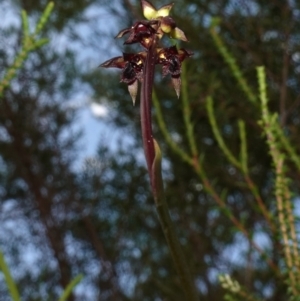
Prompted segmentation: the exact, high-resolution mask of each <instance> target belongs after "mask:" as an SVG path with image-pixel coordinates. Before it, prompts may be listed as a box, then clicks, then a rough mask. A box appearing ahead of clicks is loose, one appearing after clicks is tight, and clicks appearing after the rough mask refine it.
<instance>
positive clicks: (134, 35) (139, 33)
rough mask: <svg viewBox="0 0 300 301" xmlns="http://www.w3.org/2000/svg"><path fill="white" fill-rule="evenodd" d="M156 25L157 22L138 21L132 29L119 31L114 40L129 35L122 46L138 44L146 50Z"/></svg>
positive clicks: (154, 32) (155, 30)
mask: <svg viewBox="0 0 300 301" xmlns="http://www.w3.org/2000/svg"><path fill="white" fill-rule="evenodd" d="M158 25H159V21H158V20H151V21H138V22H136V23H135V24H134V25H133V26H132V27H130V28H125V29H123V30H121V31H120V32H119V33H118V34H117V36H116V38H121V37H123V36H124V35H125V34H128V33H129V37H128V38H127V40H126V41H125V42H124V44H134V43H140V44H141V45H143V46H144V47H145V48H146V49H148V48H149V47H150V45H151V43H152V41H153V39H154V36H155V34H156V32H157V28H158Z"/></svg>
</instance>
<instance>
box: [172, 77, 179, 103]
mask: <svg viewBox="0 0 300 301" xmlns="http://www.w3.org/2000/svg"><path fill="white" fill-rule="evenodd" d="M172 84H173V87H174V89H175V92H176V95H177V97H178V98H179V96H180V88H181V78H180V76H172Z"/></svg>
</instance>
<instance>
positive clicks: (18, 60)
mask: <svg viewBox="0 0 300 301" xmlns="http://www.w3.org/2000/svg"><path fill="white" fill-rule="evenodd" d="M53 7H54V3H53V2H49V4H48V5H47V7H46V8H45V10H44V12H43V14H42V15H41V17H40V20H39V21H38V23H37V25H36V28H35V30H34V32H33V33H30V32H29V25H28V17H27V13H26V11H24V10H23V11H22V27H23V40H22V49H21V50H20V51H19V54H18V55H17V56H16V57H15V60H14V62H13V64H12V66H11V67H10V68H8V69H7V71H6V73H5V75H4V77H3V79H1V81H0V97H1V96H3V90H4V89H5V88H7V87H8V86H9V84H10V83H11V81H12V79H13V78H14V77H15V76H16V74H17V71H18V70H19V69H20V68H21V67H22V65H23V63H24V61H25V60H26V58H27V56H28V54H29V53H30V52H32V51H36V50H37V49H38V48H40V47H42V46H43V45H45V44H46V43H48V39H44V38H41V39H38V35H39V34H40V32H41V31H42V30H43V28H44V27H45V25H46V24H47V21H48V19H49V16H50V14H51V11H52V10H53Z"/></svg>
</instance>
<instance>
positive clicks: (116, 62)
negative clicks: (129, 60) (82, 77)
mask: <svg viewBox="0 0 300 301" xmlns="http://www.w3.org/2000/svg"><path fill="white" fill-rule="evenodd" d="M99 67H104V68H120V69H122V68H124V67H125V61H124V58H123V56H117V57H114V58H112V59H110V60H107V61H105V62H104V63H102V64H101V65H99Z"/></svg>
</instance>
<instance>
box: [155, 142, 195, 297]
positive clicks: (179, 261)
mask: <svg viewBox="0 0 300 301" xmlns="http://www.w3.org/2000/svg"><path fill="white" fill-rule="evenodd" d="M153 142H154V148H155V159H154V162H153V166H152V179H153V186H154V187H155V188H156V189H155V190H154V192H153V195H154V200H155V205H156V210H157V213H158V217H159V221H160V224H161V227H162V229H163V232H164V235H165V238H166V241H167V243H168V246H169V249H170V252H171V255H172V258H173V261H174V263H175V267H176V270H177V273H178V275H179V277H180V279H181V283H182V286H183V288H184V290H185V294H186V300H189V301H198V300H199V297H198V293H197V291H196V287H195V284H194V281H193V278H192V276H191V273H190V271H189V267H188V265H187V262H186V259H185V256H184V253H183V251H182V247H181V245H180V243H179V240H178V238H177V236H176V234H175V230H174V224H173V222H172V220H171V217H170V213H169V210H168V205H167V202H166V200H165V195H164V187H163V180H162V175H161V152H160V149H159V146H158V144H157V142H156V141H155V140H154V139H153Z"/></svg>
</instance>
